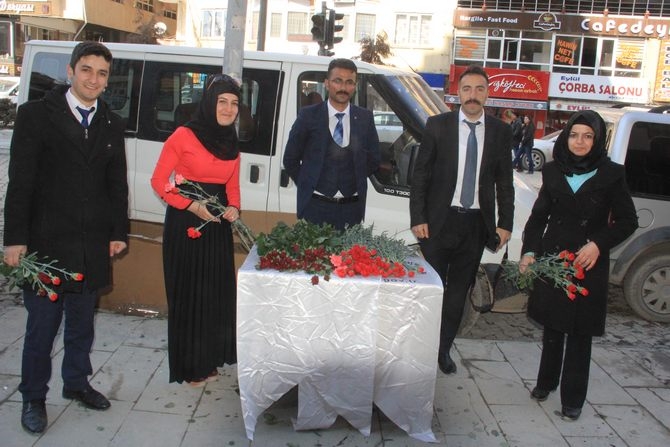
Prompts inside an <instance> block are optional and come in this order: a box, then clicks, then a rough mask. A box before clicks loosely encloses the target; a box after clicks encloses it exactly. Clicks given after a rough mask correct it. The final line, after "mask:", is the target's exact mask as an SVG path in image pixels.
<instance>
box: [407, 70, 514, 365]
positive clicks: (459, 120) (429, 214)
mask: <svg viewBox="0 0 670 447" xmlns="http://www.w3.org/2000/svg"><path fill="white" fill-rule="evenodd" d="M488 88H489V79H488V76H487V74H486V72H485V71H484V69H482V68H481V67H478V66H471V67H468V68H467V69H466V70H465V71H464V72H463V73H462V74H461V76H460V79H459V81H458V96H459V98H460V101H461V108H460V110H459V111H456V112H448V113H443V114H440V115H435V116H431V117H430V118H428V121H427V122H426V128H425V130H424V132H423V138H422V140H421V149H420V150H419V155H418V156H417V160H416V164H415V168H414V174H413V177H412V189H411V195H410V199H409V207H410V216H411V221H412V223H411V224H412V232H413V233H414V235H415V236H416V238H417V239H418V240H419V244H420V245H421V252H422V253H423V256H424V257H425V258H426V260H427V261H428V262H429V263H430V265H431V266H432V267H433V268H434V269H435V271H437V273H438V274H439V275H440V278H442V281H443V282H444V284H445V292H444V300H443V304H442V326H441V330H440V348H439V352H438V365H439V367H440V370H441V371H442V372H444V373H445V374H452V373H455V372H456V363H455V362H454V361H453V360H452V359H451V356H450V354H449V350H450V349H451V346H452V344H453V342H454V338H455V337H456V333H457V332H458V327H459V325H460V323H461V318H462V316H463V310H464V308H465V303H466V299H467V294H468V289H469V288H470V286H472V284H473V283H474V281H475V275H476V273H477V268H478V267H479V262H480V261H481V257H482V254H483V252H484V247H488V248H489V249H490V250H492V251H496V250H498V249H499V248H501V247H502V246H504V245H505V244H506V243H507V241H508V240H509V238H510V236H511V234H512V233H511V232H512V221H513V218H514V186H513V183H512V159H511V157H510V153H509V149H510V147H511V146H512V130H511V128H510V126H509V125H507V124H505V123H504V122H502V121H500V120H499V119H497V118H495V117H493V116H491V115H487V114H485V113H484V104H485V103H486V99H487V98H488ZM496 204H497V205H498V206H497V218H496Z"/></svg>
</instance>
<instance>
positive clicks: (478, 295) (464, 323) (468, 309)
mask: <svg viewBox="0 0 670 447" xmlns="http://www.w3.org/2000/svg"><path fill="white" fill-rule="evenodd" d="M485 278H486V273H485V272H484V269H483V268H482V267H481V266H479V270H478V271H477V279H476V280H475V285H474V286H473V287H472V289H471V290H470V293H471V294H472V296H470V295H468V297H467V298H466V301H465V308H464V309H463V317H462V318H461V325H460V327H459V328H458V335H460V336H463V335H467V334H468V332H470V331H471V330H472V328H473V327H474V326H475V323H476V322H477V319H478V318H479V315H481V314H480V313H479V312H477V311H476V310H475V308H474V307H472V303H475V304H477V305H478V306H481V305H483V304H485V303H488V302H490V301H489V296H490V295H489V294H490V290H489V287H488V281H486V280H485Z"/></svg>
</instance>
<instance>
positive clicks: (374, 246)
mask: <svg viewBox="0 0 670 447" xmlns="http://www.w3.org/2000/svg"><path fill="white" fill-rule="evenodd" d="M256 243H257V248H258V255H259V258H260V259H259V262H258V264H257V266H256V267H257V268H258V269H260V270H262V269H275V270H280V271H304V272H306V273H312V274H313V276H312V284H318V283H319V277H320V276H323V278H324V279H325V280H326V281H328V280H329V279H330V275H331V273H334V274H336V275H337V276H339V277H340V278H344V277H347V276H355V275H360V276H382V277H385V278H386V277H389V276H393V277H403V276H406V275H407V276H410V277H413V276H414V275H415V274H416V273H417V272H418V273H423V271H424V270H423V267H421V266H418V267H417V266H410V265H409V264H408V263H406V260H407V258H408V257H410V256H411V255H413V254H415V253H414V251H413V250H412V249H411V248H409V247H407V246H406V245H405V244H404V242H403V241H401V240H397V239H394V238H391V237H389V236H387V235H386V234H383V233H382V234H378V235H374V234H373V227H372V226H370V227H363V226H362V225H354V226H353V227H350V228H347V229H346V230H345V231H343V232H341V231H337V230H335V229H334V228H333V227H332V226H330V225H326V224H324V225H316V224H312V223H309V222H307V221H304V220H300V221H298V222H297V223H296V224H295V225H293V226H292V227H291V226H288V225H286V224H284V223H279V224H277V226H275V227H274V228H273V229H272V231H271V232H270V234H264V233H261V234H260V235H259V236H258V238H257V239H256Z"/></svg>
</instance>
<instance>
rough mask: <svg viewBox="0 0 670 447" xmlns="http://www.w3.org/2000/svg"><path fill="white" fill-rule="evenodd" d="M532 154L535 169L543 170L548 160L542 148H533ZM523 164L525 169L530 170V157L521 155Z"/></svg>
mask: <svg viewBox="0 0 670 447" xmlns="http://www.w3.org/2000/svg"><path fill="white" fill-rule="evenodd" d="M531 156H532V157H533V170H534V171H541V170H542V168H543V167H544V163H545V161H546V160H545V158H544V154H543V153H542V151H541V150H539V149H535V148H533V152H532V154H531ZM521 165H522V166H523V169H524V170H526V171H527V170H528V157H526V156H525V155H524V156H523V157H521Z"/></svg>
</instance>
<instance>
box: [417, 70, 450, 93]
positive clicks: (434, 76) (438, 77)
mask: <svg viewBox="0 0 670 447" xmlns="http://www.w3.org/2000/svg"><path fill="white" fill-rule="evenodd" d="M419 74H420V75H421V77H422V78H423V79H424V81H426V83H427V84H428V85H429V86H430V87H431V88H436V89H440V90H444V85H445V81H446V80H447V75H446V74H443V73H419Z"/></svg>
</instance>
